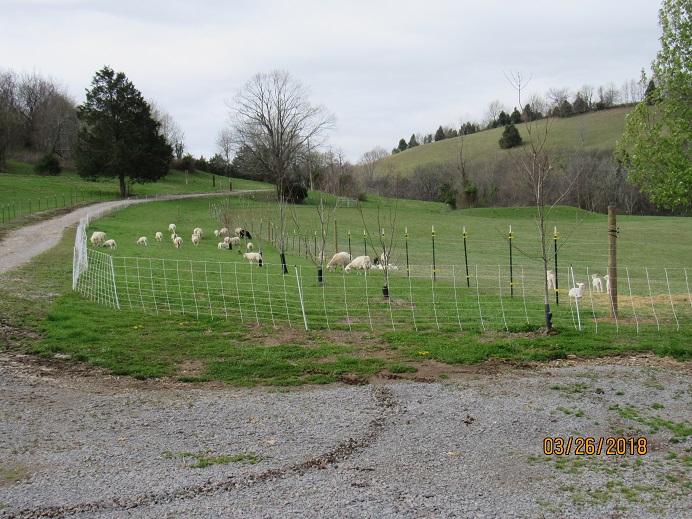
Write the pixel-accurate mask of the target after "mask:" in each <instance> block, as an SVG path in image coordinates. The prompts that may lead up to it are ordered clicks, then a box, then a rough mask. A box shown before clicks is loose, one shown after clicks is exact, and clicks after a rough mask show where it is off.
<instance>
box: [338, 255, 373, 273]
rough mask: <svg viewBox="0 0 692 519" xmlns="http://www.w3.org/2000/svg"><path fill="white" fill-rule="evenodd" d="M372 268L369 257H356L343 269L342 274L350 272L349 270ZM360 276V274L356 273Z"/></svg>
mask: <svg viewBox="0 0 692 519" xmlns="http://www.w3.org/2000/svg"><path fill="white" fill-rule="evenodd" d="M371 267H372V260H371V259H370V256H358V257H357V258H355V259H354V260H353V261H351V263H349V264H348V265H346V266H345V267H344V272H351V269H355V270H358V271H360V270H365V271H367V270H369V269H370V268H371ZM358 273H359V274H360V272H358Z"/></svg>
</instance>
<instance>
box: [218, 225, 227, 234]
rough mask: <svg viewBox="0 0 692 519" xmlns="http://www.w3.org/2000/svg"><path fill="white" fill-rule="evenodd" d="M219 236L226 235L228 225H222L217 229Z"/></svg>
mask: <svg viewBox="0 0 692 519" xmlns="http://www.w3.org/2000/svg"><path fill="white" fill-rule="evenodd" d="M219 236H228V227H224V228H223V229H221V230H220V231H219Z"/></svg>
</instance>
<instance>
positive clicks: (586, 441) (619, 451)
mask: <svg viewBox="0 0 692 519" xmlns="http://www.w3.org/2000/svg"><path fill="white" fill-rule="evenodd" d="M647 448H648V441H647V439H646V438H624V437H613V436H609V437H607V438H604V437H600V438H592V437H590V436H585V437H582V436H574V437H572V436H567V437H565V438H562V437H560V436H556V437H550V436H548V437H546V438H544V439H543V454H545V455H546V456H552V455H553V454H554V455H556V456H569V455H570V454H574V455H575V456H592V455H596V456H600V455H601V454H605V455H606V456H635V455H638V456H643V455H645V454H646V452H647Z"/></svg>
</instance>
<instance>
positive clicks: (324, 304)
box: [74, 248, 692, 333]
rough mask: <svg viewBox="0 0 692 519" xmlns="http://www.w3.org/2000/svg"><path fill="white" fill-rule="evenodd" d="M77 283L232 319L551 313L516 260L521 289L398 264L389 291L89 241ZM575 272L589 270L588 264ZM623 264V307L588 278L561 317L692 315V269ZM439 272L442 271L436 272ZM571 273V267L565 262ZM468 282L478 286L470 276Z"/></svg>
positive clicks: (349, 280)
mask: <svg viewBox="0 0 692 519" xmlns="http://www.w3.org/2000/svg"><path fill="white" fill-rule="evenodd" d="M78 269H79V271H80V273H79V274H78V275H75V279H74V288H75V290H77V291H78V292H80V293H82V294H83V295H84V296H85V297H88V298H89V299H92V300H94V301H96V302H98V303H100V304H103V305H106V306H110V307H113V308H119V309H121V308H127V309H130V310H141V311H142V312H144V313H154V314H157V315H179V316H180V317H181V318H183V317H185V318H195V319H198V318H201V317H204V316H206V317H210V318H212V319H233V320H236V321H238V322H240V323H241V324H257V325H260V324H271V325H274V326H288V327H293V328H305V329H348V330H353V329H369V330H376V329H377V330H383V329H391V330H402V329H406V330H409V329H411V330H444V331H453V330H459V331H464V330H484V331H489V330H509V331H521V330H524V329H530V328H533V327H536V326H541V325H542V324H543V323H544V322H545V314H544V295H543V293H542V290H543V288H542V274H541V272H539V271H537V270H536V269H535V268H532V269H529V268H528V267H525V266H521V265H519V266H515V267H514V270H515V272H516V274H515V279H516V281H515V282H514V286H513V288H514V290H513V292H514V293H513V295H512V294H511V291H510V284H509V266H504V265H473V266H472V269H471V275H470V278H469V279H470V283H468V284H467V277H466V274H465V268H464V269H462V268H460V267H459V266H456V265H446V266H440V267H438V269H437V272H436V273H433V269H432V266H430V265H413V266H412V267H411V270H410V273H409V274H410V275H407V274H406V273H405V272H392V273H390V275H389V280H388V285H387V291H388V297H385V296H384V294H383V281H384V279H383V276H382V275H381V273H380V272H378V271H370V272H369V273H366V274H361V275H359V274H356V273H344V272H343V271H339V272H335V273H327V275H325V276H324V278H323V281H322V282H319V281H318V279H317V273H316V270H315V269H314V267H302V266H294V267H292V268H291V269H289V273H288V274H283V269H282V266H281V265H280V264H278V263H277V264H271V263H264V265H263V266H262V267H258V266H257V264H254V265H251V264H248V263H239V262H222V261H218V262H212V261H191V260H175V259H154V258H136V257H113V256H111V255H109V254H106V253H103V252H100V251H97V250H94V249H89V248H86V254H85V255H84V256H80V255H79V254H77V253H75V271H77V270H78ZM574 270H575V273H574V275H575V278H576V279H586V278H587V277H589V269H588V268H580V269H574ZM622 270H623V271H622V272H621V273H620V278H621V282H620V286H619V290H620V296H619V301H618V302H619V308H618V312H617V313H616V316H615V317H611V307H612V305H613V301H612V300H611V298H610V294H608V293H607V292H606V290H605V289H604V291H603V292H599V291H596V290H594V289H593V288H592V287H591V288H586V289H585V291H584V295H583V296H582V297H580V298H578V299H575V298H570V297H568V296H567V291H566V290H565V294H564V296H563V297H562V298H561V301H562V302H561V303H560V304H555V302H554V301H553V302H552V306H551V310H552V311H553V325H554V326H555V327H565V326H570V327H575V328H577V329H581V330H585V331H592V332H595V333H598V332H599V331H600V330H602V329H605V328H609V327H610V328H612V327H615V328H616V329H618V330H620V329H621V328H628V329H634V330H636V331H637V332H639V331H642V330H645V329H652V328H655V329H658V330H661V329H670V330H680V329H681V328H683V327H688V328H689V326H690V322H692V319H691V318H692V304H691V303H690V279H689V278H690V272H689V270H688V269H684V268H681V269H668V268H661V269H648V268H643V269H631V268H625V269H622ZM433 274H435V276H433ZM564 276H565V279H567V276H571V273H570V272H564ZM469 285H470V286H469Z"/></svg>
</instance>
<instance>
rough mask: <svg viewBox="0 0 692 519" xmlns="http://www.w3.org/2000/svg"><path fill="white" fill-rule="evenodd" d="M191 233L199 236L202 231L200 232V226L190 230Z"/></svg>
mask: <svg viewBox="0 0 692 519" xmlns="http://www.w3.org/2000/svg"><path fill="white" fill-rule="evenodd" d="M192 234H196V235H197V236H199V237H200V238H201V237H202V235H203V234H204V233H203V232H202V228H201V227H195V230H194V231H192Z"/></svg>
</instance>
